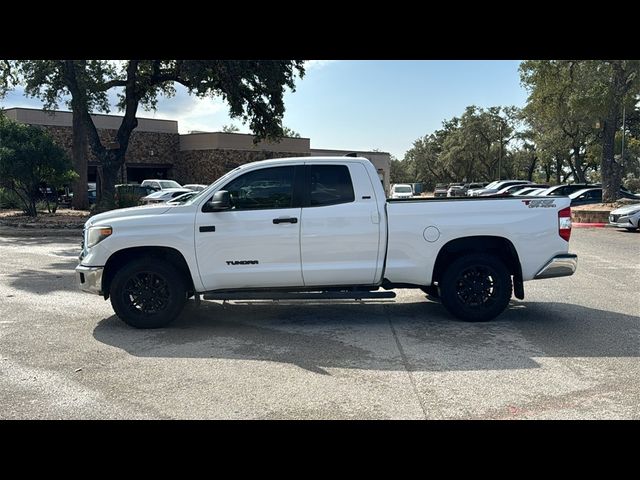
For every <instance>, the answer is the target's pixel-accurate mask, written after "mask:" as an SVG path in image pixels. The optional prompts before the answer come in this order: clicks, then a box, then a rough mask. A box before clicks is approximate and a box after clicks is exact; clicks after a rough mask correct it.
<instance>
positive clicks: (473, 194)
mask: <svg viewBox="0 0 640 480" xmlns="http://www.w3.org/2000/svg"><path fill="white" fill-rule="evenodd" d="M498 183H500V181H499V180H494V181H493V182H491V183H487V184H482V186H480V187H471V184H470V185H469V188H468V189H467V196H468V197H476V196H477V195H476V193H477V192H479V191H480V190H484V189H485V188H493V187H495V186H496V185H497V184H498Z"/></svg>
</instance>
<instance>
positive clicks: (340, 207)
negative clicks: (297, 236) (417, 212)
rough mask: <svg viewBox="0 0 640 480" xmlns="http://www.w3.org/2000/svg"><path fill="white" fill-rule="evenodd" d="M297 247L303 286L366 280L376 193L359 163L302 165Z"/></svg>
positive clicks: (372, 255) (373, 253) (372, 265)
mask: <svg viewBox="0 0 640 480" xmlns="http://www.w3.org/2000/svg"><path fill="white" fill-rule="evenodd" d="M304 190H305V192H307V195H306V198H305V199H304V200H303V202H304V203H303V209H302V214H301V217H302V230H301V248H300V249H301V251H302V275H303V277H304V284H305V286H319V285H325V286H330V285H370V284H373V283H374V281H375V274H376V267H377V265H378V262H379V261H382V259H381V258H378V256H379V248H380V221H381V218H382V217H381V215H380V213H379V212H378V206H377V203H376V197H375V194H374V191H373V186H372V185H371V180H369V176H368V174H367V171H366V169H365V168H364V166H363V165H361V164H357V163H354V164H348V166H347V165H344V163H342V164H338V165H330V164H326V163H323V164H322V165H317V164H316V165H313V164H309V165H307V166H306V180H305V189H304Z"/></svg>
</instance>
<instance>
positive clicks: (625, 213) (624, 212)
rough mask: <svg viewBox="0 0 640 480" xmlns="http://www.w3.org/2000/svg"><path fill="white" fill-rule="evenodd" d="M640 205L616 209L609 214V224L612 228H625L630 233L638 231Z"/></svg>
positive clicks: (634, 204)
mask: <svg viewBox="0 0 640 480" xmlns="http://www.w3.org/2000/svg"><path fill="white" fill-rule="evenodd" d="M638 222H640V203H633V204H631V205H627V206H624V207H620V208H616V209H615V210H612V211H611V212H610V213H609V223H610V224H611V225H613V226H614V227H620V228H626V229H627V230H629V231H630V232H633V231H635V230H637V229H638Z"/></svg>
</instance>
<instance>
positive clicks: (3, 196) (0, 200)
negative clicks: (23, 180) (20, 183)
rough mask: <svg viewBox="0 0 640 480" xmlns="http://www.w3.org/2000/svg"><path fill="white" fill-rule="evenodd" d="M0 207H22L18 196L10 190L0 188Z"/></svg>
mask: <svg viewBox="0 0 640 480" xmlns="http://www.w3.org/2000/svg"><path fill="white" fill-rule="evenodd" d="M0 208H22V202H21V201H20V197H18V195H16V193H15V192H12V191H11V190H8V189H6V188H0Z"/></svg>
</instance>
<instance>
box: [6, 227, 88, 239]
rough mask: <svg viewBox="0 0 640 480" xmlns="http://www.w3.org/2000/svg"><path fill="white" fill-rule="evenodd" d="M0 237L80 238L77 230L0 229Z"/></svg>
mask: <svg viewBox="0 0 640 480" xmlns="http://www.w3.org/2000/svg"><path fill="white" fill-rule="evenodd" d="M0 237H77V238H80V237H82V229H80V228H78V229H76V228H14V227H4V226H2V227H0Z"/></svg>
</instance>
